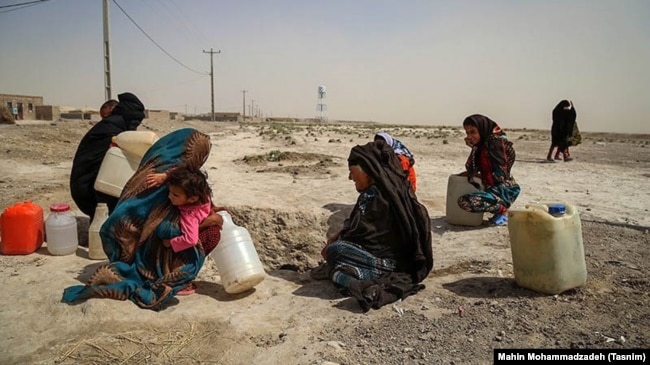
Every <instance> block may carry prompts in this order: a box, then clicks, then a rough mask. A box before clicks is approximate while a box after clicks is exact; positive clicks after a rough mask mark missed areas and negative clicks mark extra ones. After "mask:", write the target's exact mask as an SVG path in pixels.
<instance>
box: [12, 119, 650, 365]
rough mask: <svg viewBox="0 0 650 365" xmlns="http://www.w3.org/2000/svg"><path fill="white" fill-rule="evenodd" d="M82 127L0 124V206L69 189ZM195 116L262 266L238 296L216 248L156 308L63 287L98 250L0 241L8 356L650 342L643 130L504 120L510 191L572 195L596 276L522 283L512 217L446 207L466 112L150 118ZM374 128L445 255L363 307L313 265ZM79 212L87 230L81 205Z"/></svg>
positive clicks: (361, 360)
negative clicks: (436, 122)
mask: <svg viewBox="0 0 650 365" xmlns="http://www.w3.org/2000/svg"><path fill="white" fill-rule="evenodd" d="M90 126H91V125H90V124H89V123H88V122H83V123H82V122H59V123H55V124H49V123H38V122H23V123H21V124H19V125H0V146H2V149H1V150H0V154H1V156H2V158H1V159H0V193H1V194H0V209H2V210H4V208H5V207H7V206H9V205H12V204H14V203H15V202H18V201H24V200H32V201H34V202H36V203H38V204H39V205H41V206H42V207H43V208H44V209H45V210H46V214H47V207H49V205H50V204H52V203H55V202H60V201H64V202H68V203H70V204H73V202H72V199H71V198H70V195H69V192H68V188H67V186H68V176H69V171H70V168H71V161H72V157H73V155H74V151H75V148H76V144H77V143H78V141H79V140H80V139H81V137H82V136H83V134H84V133H85V132H86V131H87V130H88V129H89V128H90ZM187 126H190V127H194V128H197V129H199V130H201V131H203V132H205V133H209V134H210V136H211V138H212V141H213V148H212V153H211V156H210V159H209V160H208V163H207V165H206V167H207V170H208V173H209V176H210V181H211V183H212V184H213V190H214V200H215V202H216V203H217V204H219V205H225V206H228V207H230V209H231V210H232V212H233V213H234V219H235V222H236V223H238V224H239V225H242V226H244V227H246V228H248V230H249V231H250V233H251V235H252V236H253V239H254V241H255V244H256V247H257V250H258V253H259V255H260V258H261V259H262V261H263V264H264V266H265V269H266V270H267V273H268V277H267V278H266V279H265V280H264V281H263V282H262V283H260V284H259V285H258V286H257V287H256V288H255V289H254V290H253V291H251V292H247V293H243V294H239V295H229V294H227V293H225V291H224V289H223V287H222V286H221V284H220V278H219V274H218V271H217V270H216V267H215V265H214V263H213V262H212V261H211V260H207V261H206V265H205V266H204V268H203V269H202V271H201V273H200V275H199V278H198V280H197V285H198V293H197V294H195V295H191V296H187V297H179V298H178V299H177V301H175V302H174V303H173V304H172V305H170V306H169V307H168V308H166V309H165V310H163V311H160V312H153V311H148V310H142V309H139V308H138V307H137V306H136V305H135V304H133V303H132V302H130V301H126V302H121V301H115V300H109V299H91V300H89V301H87V302H84V303H81V304H77V305H68V304H64V303H61V294H62V291H63V289H64V288H65V287H67V286H70V285H76V284H79V283H80V282H81V283H84V282H85V280H87V279H88V277H89V275H91V274H92V273H93V272H94V269H95V268H96V267H97V266H98V265H100V264H101V263H102V262H101V261H92V260H89V259H88V258H87V249H85V248H83V247H80V248H79V249H78V250H77V252H76V254H74V255H69V256H51V255H49V254H48V253H47V250H46V248H45V247H43V248H41V249H40V250H39V251H37V252H36V253H34V254H31V255H27V256H0V280H1V281H2V283H3V284H2V285H3V289H4V293H5V294H4V295H3V296H1V297H0V326H2V333H3V335H2V336H0V363H2V364H8V363H12V364H34V363H39V364H55V363H56V364H115V363H126V364H144V363H148V364H197V363H214V364H278V363H284V364H332V363H334V364H450V363H455V364H466V363H475V364H490V363H492V350H493V349H494V348H530V347H540V348H613V349H618V348H650V329H649V328H650V326H649V324H650V308H649V305H650V294H649V293H650V278H649V275H648V269H647V267H646V266H645V262H646V261H645V260H647V257H648V256H649V254H650V249H649V247H650V233H649V232H648V231H649V229H650V216H649V212H648V209H650V194H648V188H649V187H650V184H649V177H650V136H648V135H615V134H593V133H592V134H589V133H586V134H584V135H583V144H582V145H580V146H578V147H576V148H575V149H574V151H573V155H574V157H575V160H574V161H572V162H568V163H564V162H558V163H554V164H549V163H544V158H545V156H546V150H547V148H548V145H549V141H548V132H547V131H527V130H509V131H507V132H508V135H509V137H510V138H511V139H512V140H513V141H514V143H515V149H516V151H517V157H518V160H517V163H516V164H515V167H514V169H513V175H514V176H515V178H516V179H517V180H518V182H519V183H520V185H521V186H522V193H521V195H520V197H519V199H518V200H517V202H516V203H515V206H514V208H517V207H523V206H524V205H525V204H528V203H531V202H536V201H565V202H569V203H572V204H575V205H576V206H577V207H578V209H579V211H580V216H581V218H582V229H583V240H584V248H585V256H586V262H587V270H588V273H589V274H588V279H587V284H586V285H585V286H584V287H582V288H578V289H574V290H569V291H567V292H565V293H563V294H560V295H556V296H550V295H542V294H538V293H535V292H532V291H529V290H526V289H523V288H520V287H518V286H517V285H516V283H515V282H514V278H513V269H512V258H511V251H510V242H509V236H508V229H507V227H490V226H488V225H483V226H481V227H474V228H466V227H457V226H451V225H449V224H447V222H446V221H445V199H446V187H447V178H448V176H449V174H452V173H457V172H460V171H461V170H462V167H463V164H464V161H465V159H466V156H467V154H468V152H469V150H468V148H467V147H466V146H465V145H464V143H463V136H464V133H463V132H461V129H460V128H458V127H418V126H410V127H405V126H379V125H371V124H337V123H333V122H330V123H327V124H323V125H315V124H307V123H302V124H301V123H273V124H271V123H257V124H256V123H247V124H237V123H206V122H191V121H190V122H172V121H155V120H146V121H145V122H144V123H143V125H142V126H141V128H140V129H141V130H152V131H154V132H156V133H157V134H159V135H161V136H162V135H164V134H166V133H168V132H170V131H172V130H175V129H178V128H181V127H187ZM380 130H386V131H388V132H389V133H391V134H392V135H393V136H395V137H396V138H398V139H400V140H402V141H403V142H404V143H405V144H406V145H407V146H408V147H409V149H410V150H411V151H413V152H414V153H415V154H416V161H417V162H416V169H417V175H418V191H417V195H418V198H419V200H420V201H421V202H423V203H424V204H425V205H426V206H427V208H428V209H429V214H430V216H431V219H432V230H433V252H434V257H435V265H434V270H433V272H432V273H431V274H430V275H429V277H428V278H427V279H426V280H425V281H424V284H425V285H426V289H424V290H423V291H421V292H420V293H418V294H417V295H415V296H412V297H409V298H407V299H406V300H405V301H404V302H401V303H396V304H394V305H388V306H385V307H383V308H381V309H380V310H371V311H370V312H368V313H365V314H364V313H361V311H360V310H359V308H358V306H357V304H356V302H355V301H354V300H352V299H350V298H345V297H342V296H340V295H339V293H338V292H337V290H335V289H334V288H333V287H332V286H331V285H330V284H328V283H327V282H317V281H312V280H311V279H310V278H309V275H308V273H307V269H308V268H310V267H313V266H315V265H316V264H317V263H318V262H319V251H320V248H321V247H322V245H323V243H324V240H325V236H326V234H327V232H328V231H334V230H336V229H337V228H338V227H339V226H340V224H341V222H342V220H343V219H344V218H345V216H346V214H347V212H348V211H349V209H350V207H351V206H352V204H353V203H354V202H355V200H356V196H357V193H356V192H355V190H354V185H353V183H352V182H351V181H349V180H348V179H347V165H346V158H347V155H348V153H349V150H350V148H351V147H352V146H354V145H356V144H363V143H366V142H368V141H369V140H371V139H372V136H373V135H374V133H375V132H377V131H380ZM73 207H74V205H73ZM74 208H75V209H76V207H74ZM76 214H77V220H78V223H79V224H78V227H79V237H80V241H84V240H87V228H88V218H87V217H85V216H83V215H82V214H81V213H80V212H79V211H78V210H77V211H76ZM283 265H288V266H284V267H285V268H287V267H288V268H291V269H293V270H286V269H281V268H282V267H283ZM459 307H462V308H463V315H462V316H460V315H459Z"/></svg>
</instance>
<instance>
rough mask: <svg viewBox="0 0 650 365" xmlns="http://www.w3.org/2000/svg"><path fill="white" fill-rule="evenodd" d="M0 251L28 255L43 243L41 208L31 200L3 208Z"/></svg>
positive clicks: (0, 227) (43, 227)
mask: <svg viewBox="0 0 650 365" xmlns="http://www.w3.org/2000/svg"><path fill="white" fill-rule="evenodd" d="M0 229H2V232H1V237H2V242H0V253H1V254H3V255H29V254H30V253H33V252H35V251H36V250H38V249H39V248H41V246H42V245H43V232H44V231H45V225H44V221H43V208H41V207H40V206H38V205H36V204H34V203H32V202H31V201H26V202H21V203H16V204H14V205H12V206H10V207H7V208H5V210H4V211H3V212H2V216H1V217H0Z"/></svg>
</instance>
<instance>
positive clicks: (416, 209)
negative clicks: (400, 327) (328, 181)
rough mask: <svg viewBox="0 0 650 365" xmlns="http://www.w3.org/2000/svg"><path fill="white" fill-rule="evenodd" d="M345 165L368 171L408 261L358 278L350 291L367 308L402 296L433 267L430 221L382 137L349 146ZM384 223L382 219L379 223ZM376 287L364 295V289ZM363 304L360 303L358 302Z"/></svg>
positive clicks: (409, 291)
mask: <svg viewBox="0 0 650 365" xmlns="http://www.w3.org/2000/svg"><path fill="white" fill-rule="evenodd" d="M348 164H349V165H350V166H351V165H359V166H360V167H361V168H362V169H363V171H364V172H365V173H366V174H368V175H369V176H370V177H371V178H372V180H373V182H374V185H375V187H376V188H377V189H378V190H379V191H380V193H381V195H382V196H383V197H384V198H385V199H387V200H388V201H389V202H390V207H391V211H390V212H385V216H386V217H390V219H392V220H393V222H392V223H394V224H393V225H392V226H394V227H399V228H400V232H399V235H398V236H399V238H400V248H401V249H402V255H401V257H402V258H403V260H406V261H408V262H407V265H402V266H403V267H405V268H406V271H407V272H404V273H399V272H397V273H394V274H393V275H391V276H389V277H387V278H383V279H378V280H360V281H359V282H358V283H357V285H356V286H355V288H356V290H355V288H352V290H351V291H352V294H353V295H354V296H355V297H356V298H357V299H358V300H359V301H360V303H362V302H363V303H365V305H366V306H367V307H373V308H379V307H381V306H382V305H384V304H387V303H391V302H393V301H395V300H397V299H400V298H404V297H406V296H408V295H410V294H413V293H415V292H417V291H418V290H420V289H422V288H423V287H424V286H422V285H416V284H417V283H420V282H421V281H422V280H424V279H425V278H426V277H427V275H428V274H429V272H430V271H431V269H432V268H433V252H432V248H431V221H430V218H429V213H428V211H427V209H426V207H425V206H424V205H422V204H421V203H420V202H418V200H417V198H416V196H415V194H414V193H413V191H412V189H410V188H409V185H408V184H407V183H406V179H405V175H404V174H405V172H404V170H403V169H402V166H401V164H400V162H399V160H398V158H397V156H396V155H395V153H394V152H393V149H392V147H391V146H389V145H388V144H387V143H386V142H385V141H383V140H377V141H374V142H369V143H367V144H365V145H359V146H355V147H353V148H352V150H351V151H350V156H349V158H348ZM379 224H385V222H379ZM369 287H373V288H374V290H377V291H376V292H375V293H374V294H373V295H372V296H371V297H368V295H367V292H366V293H364V289H367V288H369ZM362 306H364V304H362Z"/></svg>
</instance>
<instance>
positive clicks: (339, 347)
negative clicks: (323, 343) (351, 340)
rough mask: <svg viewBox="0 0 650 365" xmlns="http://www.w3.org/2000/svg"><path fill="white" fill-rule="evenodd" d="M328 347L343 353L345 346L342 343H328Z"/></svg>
mask: <svg viewBox="0 0 650 365" xmlns="http://www.w3.org/2000/svg"><path fill="white" fill-rule="evenodd" d="M327 346H330V347H333V348H334V349H336V350H340V351H343V348H344V347H345V344H344V343H343V342H341V341H328V342H327Z"/></svg>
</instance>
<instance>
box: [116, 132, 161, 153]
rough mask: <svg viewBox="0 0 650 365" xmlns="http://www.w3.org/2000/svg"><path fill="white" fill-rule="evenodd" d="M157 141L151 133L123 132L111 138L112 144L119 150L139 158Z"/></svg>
mask: <svg viewBox="0 0 650 365" xmlns="http://www.w3.org/2000/svg"><path fill="white" fill-rule="evenodd" d="M157 140H158V135H156V133H154V132H151V131H124V132H122V133H120V134H118V135H117V136H115V137H113V142H114V143H115V144H116V145H118V146H119V147H120V148H121V149H123V150H124V151H126V152H128V153H130V154H133V155H136V156H138V157H140V158H142V156H144V154H145V153H146V152H147V150H148V149H149V147H151V146H152V145H153V144H154V143H156V141H157Z"/></svg>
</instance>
